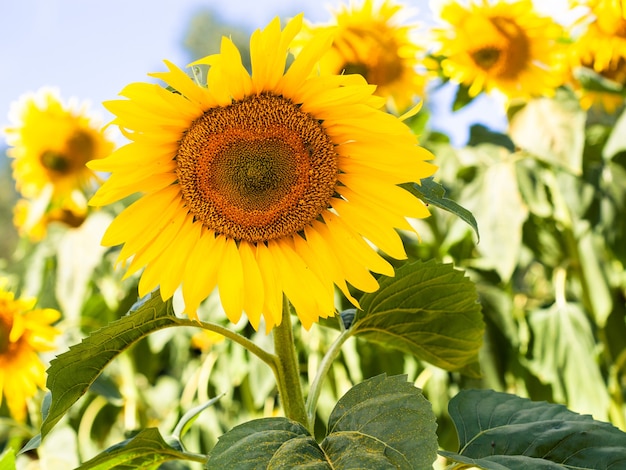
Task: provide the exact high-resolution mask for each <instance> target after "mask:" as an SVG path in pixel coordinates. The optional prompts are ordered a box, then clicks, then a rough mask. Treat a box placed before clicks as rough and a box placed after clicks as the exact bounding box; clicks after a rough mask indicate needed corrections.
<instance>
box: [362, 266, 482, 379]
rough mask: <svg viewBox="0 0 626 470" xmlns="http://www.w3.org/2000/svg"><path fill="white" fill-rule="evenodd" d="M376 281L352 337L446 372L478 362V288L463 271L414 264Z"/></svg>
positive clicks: (480, 316) (448, 267)
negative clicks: (414, 358) (377, 284)
mask: <svg viewBox="0 0 626 470" xmlns="http://www.w3.org/2000/svg"><path fill="white" fill-rule="evenodd" d="M379 282H380V288H379V290H378V291H376V292H374V293H372V294H366V295H364V296H363V297H362V299H361V307H362V309H363V311H360V312H358V313H357V317H356V319H355V321H354V323H353V325H352V331H353V334H355V335H357V336H358V337H360V338H362V339H366V340H368V341H373V342H376V343H379V344H382V345H386V346H388V347H393V348H398V349H401V350H403V351H405V352H409V353H411V354H413V355H415V356H416V357H418V358H420V359H423V360H426V361H428V362H430V363H432V364H434V365H436V366H438V367H441V368H443V369H446V370H451V371H455V370H461V369H464V368H466V367H467V366H468V365H470V364H473V363H477V362H478V351H479V349H480V346H481V344H482V338H483V333H484V326H485V325H484V323H483V320H482V315H481V311H480V304H479V303H478V302H477V299H478V296H477V293H476V287H475V285H474V284H473V283H472V282H471V281H470V280H469V279H468V278H466V277H465V275H464V273H463V271H459V270H457V269H455V268H454V267H453V266H452V265H451V264H440V263H438V262H436V261H434V260H430V261H427V262H425V263H424V262H422V261H417V262H415V263H410V264H406V265H404V266H402V267H401V268H399V269H397V270H396V275H395V277H393V278H381V279H380V280H379Z"/></svg>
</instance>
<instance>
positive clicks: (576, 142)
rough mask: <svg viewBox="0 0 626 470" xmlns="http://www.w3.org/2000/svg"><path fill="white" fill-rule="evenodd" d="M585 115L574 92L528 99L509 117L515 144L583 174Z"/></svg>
mask: <svg viewBox="0 0 626 470" xmlns="http://www.w3.org/2000/svg"><path fill="white" fill-rule="evenodd" d="M585 121H586V114H585V112H584V111H583V110H582V109H581V108H580V105H579V102H578V99H577V98H576V97H575V96H574V94H573V93H571V92H566V91H561V90H560V91H559V92H557V94H556V97H555V98H538V99H534V100H532V101H530V102H528V103H527V104H526V105H525V106H524V107H522V108H521V109H520V110H519V111H517V112H516V113H515V114H514V115H513V116H511V118H510V121H509V122H510V125H509V134H510V135H511V139H513V142H514V143H515V145H517V146H518V147H519V148H520V149H522V150H523V151H525V152H528V153H531V154H533V155H535V156H537V157H539V158H540V159H542V160H544V161H546V162H549V163H551V164H555V165H558V166H560V167H562V168H566V169H567V170H568V171H570V172H571V173H574V174H576V175H580V174H581V173H582V161H583V150H584V146H585Z"/></svg>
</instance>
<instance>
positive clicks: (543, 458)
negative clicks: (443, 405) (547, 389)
mask: <svg viewBox="0 0 626 470" xmlns="http://www.w3.org/2000/svg"><path fill="white" fill-rule="evenodd" d="M449 411H450V417H451V418H452V420H453V421H454V424H455V427H456V429H457V433H458V436H459V451H458V452H457V453H454V452H446V451H440V452H439V453H440V454H441V455H443V456H445V457H447V458H448V459H450V460H452V461H455V462H460V463H463V464H470V465H476V466H478V467H480V468H484V469H489V470H503V469H508V470H530V469H535V468H539V469H543V468H546V469H557V468H561V469H562V468H569V469H577V470H580V469H597V470H600V469H609V468H611V469H613V468H622V467H624V466H625V465H626V433H624V432H622V431H620V430H619V429H617V428H615V427H614V426H612V425H611V424H609V423H604V422H601V421H596V420H594V419H593V418H592V417H591V416H588V415H580V414H577V413H574V412H572V411H570V410H568V409H567V408H565V406H563V405H556V404H551V403H546V402H533V401H530V400H528V399H525V398H520V397H518V396H515V395H510V394H507V393H500V392H494V391H492V390H463V391H461V392H460V393H459V394H458V395H457V396H456V397H454V398H453V399H452V400H451V401H450V405H449Z"/></svg>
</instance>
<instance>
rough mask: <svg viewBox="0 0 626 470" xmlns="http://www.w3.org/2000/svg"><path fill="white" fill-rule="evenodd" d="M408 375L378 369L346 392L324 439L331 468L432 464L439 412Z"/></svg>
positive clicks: (411, 467) (422, 466)
mask: <svg viewBox="0 0 626 470" xmlns="http://www.w3.org/2000/svg"><path fill="white" fill-rule="evenodd" d="M406 379H407V378H406V376H404V375H396V376H392V377H387V376H386V375H385V374H383V375H378V376H376V377H372V378H371V379H368V380H366V381H364V382H362V383H360V384H358V385H355V386H354V387H353V388H351V389H350V390H349V391H348V393H346V394H345V395H344V396H343V397H341V399H340V400H339V402H338V403H337V405H336V406H335V408H334V409H333V411H332V413H331V414H330V417H329V419H328V435H327V436H326V438H325V439H324V441H322V444H321V447H322V449H324V452H325V453H326V455H328V457H329V459H330V460H331V461H332V464H333V467H332V468H390V469H407V470H410V469H417V468H420V469H421V468H431V466H432V464H433V462H434V461H435V459H436V457H437V435H436V429H437V425H436V423H435V415H434V413H433V411H432V409H431V406H430V403H428V401H427V400H426V399H425V398H424V396H423V395H422V392H421V391H420V390H419V389H417V388H415V387H414V386H413V384H411V383H408V382H407V381H406Z"/></svg>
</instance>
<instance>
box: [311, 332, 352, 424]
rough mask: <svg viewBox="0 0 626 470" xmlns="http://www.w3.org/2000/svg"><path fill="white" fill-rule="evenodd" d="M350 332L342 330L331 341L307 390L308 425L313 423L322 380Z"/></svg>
mask: <svg viewBox="0 0 626 470" xmlns="http://www.w3.org/2000/svg"><path fill="white" fill-rule="evenodd" d="M350 331H351V330H344V331H342V332H341V334H340V335H339V336H338V337H337V338H336V339H335V341H333V344H331V345H330V348H329V349H328V351H326V354H324V357H323V358H322V361H321V362H320V365H319V368H318V369H317V374H315V379H313V382H312V383H311V387H310V388H309V396H308V397H307V400H306V412H307V416H308V418H309V423H314V422H315V410H316V408H317V401H318V400H319V397H320V393H321V391H322V384H323V383H324V379H325V378H326V376H327V375H328V372H329V371H330V368H331V367H332V365H333V362H334V360H335V359H336V358H337V356H338V355H339V352H340V351H341V347H342V346H343V344H344V343H345V342H346V340H347V339H348V338H350V336H352V334H351V332H350Z"/></svg>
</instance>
